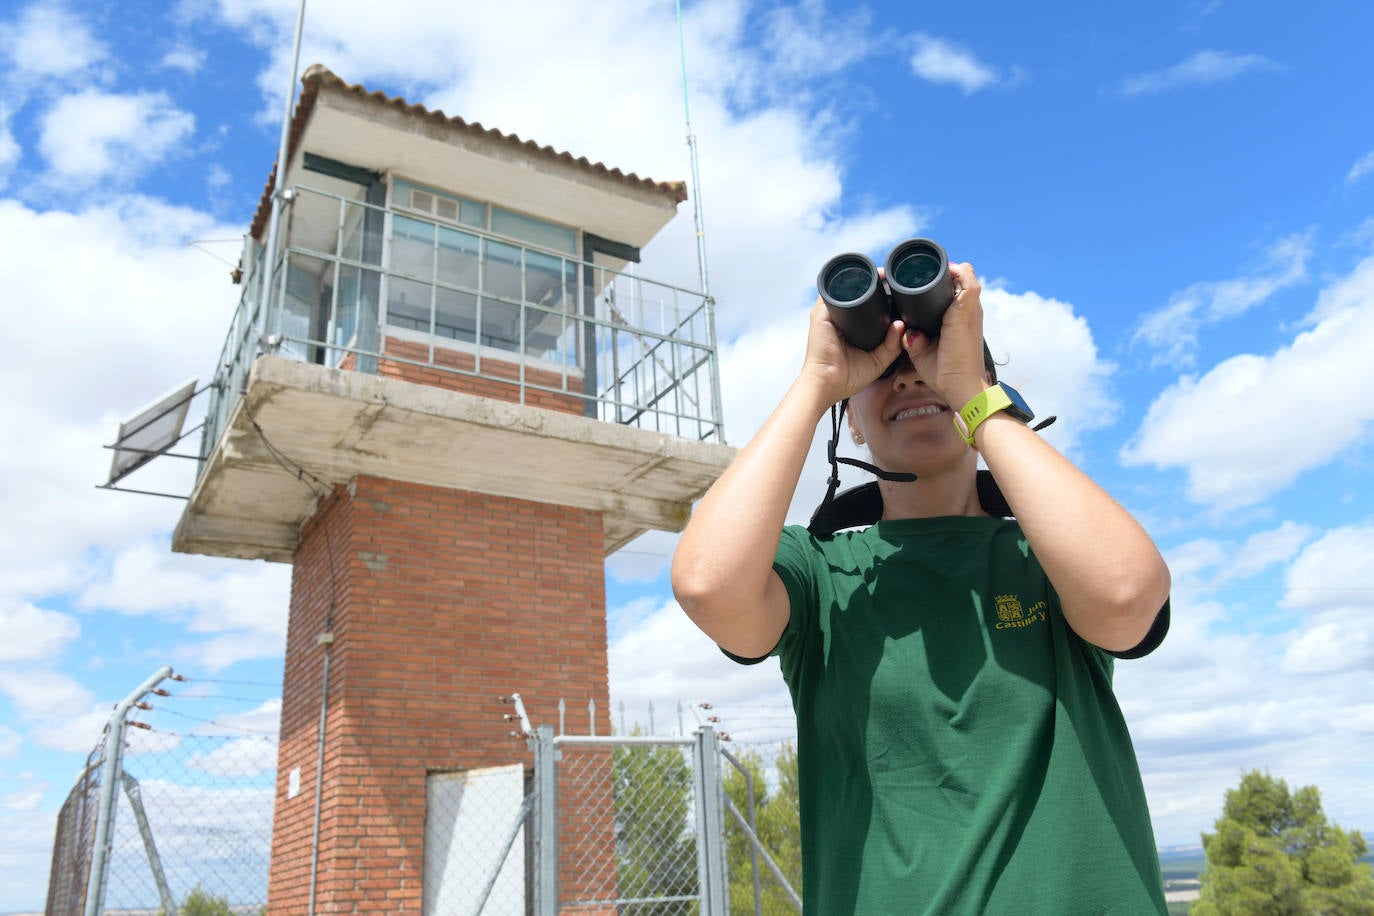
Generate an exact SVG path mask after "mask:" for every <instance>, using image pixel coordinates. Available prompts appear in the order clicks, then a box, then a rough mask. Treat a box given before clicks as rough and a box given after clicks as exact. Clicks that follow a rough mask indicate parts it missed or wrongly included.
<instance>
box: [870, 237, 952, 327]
mask: <svg viewBox="0 0 1374 916" xmlns="http://www.w3.org/2000/svg"><path fill="white" fill-rule="evenodd" d="M887 287H888V291H889V293H890V294H891V296H892V310H893V312H894V313H895V314H894V316H893V317H897V316H900V317H901V319H902V321H904V322H906V326H907V327H909V328H914V329H915V330H917V331H920V332H922V333H923V334H925V335H926V336H927V337H939V336H940V326H941V325H942V324H943V323H944V320H945V309H947V308H949V304H950V303H951V302H953V301H954V280H953V278H951V277H950V275H949V258H948V257H946V256H945V250H944V249H943V248H941V247H940V246H939V245H937V244H935V243H934V242H932V241H931V240H930V239H907V240H906V241H905V242H902V244H900V245H898V246H897V247H896V248H894V249H892V253H891V254H889V255H888V256H887Z"/></svg>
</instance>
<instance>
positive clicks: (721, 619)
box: [672, 264, 1170, 916]
mask: <svg viewBox="0 0 1374 916" xmlns="http://www.w3.org/2000/svg"><path fill="white" fill-rule="evenodd" d="M948 269H949V273H950V276H951V278H952V280H953V290H954V298H953V301H952V303H951V304H950V305H949V307H948V308H947V309H946V311H945V312H944V316H943V319H942V321H941V325H940V331H939V336H938V337H936V338H931V337H928V336H927V335H926V334H924V333H922V332H920V331H914V330H909V329H908V328H907V327H906V325H905V323H904V322H903V321H902V320H901V319H900V318H898V319H895V320H893V321H892V323H891V325H890V326H889V327H888V329H887V333H886V336H885V337H884V338H883V339H882V341H881V343H879V344H878V345H877V346H876V347H875V348H874V349H872V350H861V349H859V348H856V347H853V346H850V345H849V344H847V343H846V342H845V340H844V338H843V337H842V335H841V334H840V333H839V332H838V331H837V329H836V327H835V324H834V323H833V321H832V320H831V315H830V313H829V312H828V311H827V308H826V306H825V305H824V304H823V303H822V302H820V301H818V302H817V303H816V306H815V307H814V308H813V309H812V310H811V316H810V332H809V337H808V340H807V348H806V357H805V360H804V361H803V364H802V367H801V370H800V372H799V373H798V375H797V377H796V379H795V380H794V382H793V383H792V385H791V387H790V388H789V389H788V391H787V393H786V394H785V395H784V397H783V399H782V401H781V403H779V404H778V406H777V407H776V409H775V410H774V411H773V413H772V415H771V416H770V417H769V419H768V420H767V422H765V424H764V425H763V427H762V428H761V429H760V430H759V432H758V433H757V434H756V435H755V436H754V437H753V439H752V440H751V441H750V442H749V443H748V444H747V445H746V446H745V447H744V449H742V450H741V452H740V454H739V455H738V457H737V458H736V459H735V461H734V463H733V464H732V465H731V466H730V467H729V468H728V469H727V470H726V472H725V473H724V474H723V475H722V476H721V478H720V479H719V480H718V481H717V482H716V483H715V485H714V486H713V487H712V488H711V489H710V491H709V492H708V493H707V494H706V496H705V497H704V498H703V499H702V501H701V503H700V505H699V506H698V508H697V510H696V512H695V514H694V515H693V517H692V519H691V521H690V523H689V524H688V526H687V529H686V531H685V532H684V534H683V536H682V540H681V543H680V544H679V546H678V548H677V551H676V554H675V556H674V559H673V569H672V583H673V589H674V592H675V594H676V596H677V598H678V601H679V603H680V604H681V605H682V607H683V609H684V610H685V611H686V612H687V614H688V615H689V616H690V617H691V619H692V620H693V621H694V622H695V623H696V624H697V625H698V626H699V627H700V628H701V629H702V630H703V631H704V632H705V633H706V634H707V635H708V636H710V637H711V638H712V639H713V640H715V642H716V643H717V644H718V645H719V646H720V647H721V649H723V650H724V651H725V652H726V653H727V654H728V655H730V656H731V657H733V658H735V659H736V660H737V661H740V662H743V663H746V664H748V663H753V662H757V661H761V660H762V659H763V658H764V657H769V656H777V657H778V658H779V661H780V665H781V668H782V673H783V677H784V679H785V680H786V682H787V685H788V688H789V690H790V691H791V694H792V699H793V705H794V708H795V711H796V714H797V732H798V758H799V780H800V790H801V796H800V797H801V822H802V870H803V894H802V896H803V900H804V905H805V908H806V912H807V913H823V914H827V916H829V914H840V913H864V914H871V913H929V914H941V916H947V914H958V913H969V914H992V913H1016V914H1027V913H1030V914H1038V913H1046V914H1049V913H1053V914H1056V916H1062V914H1072V913H1085V914H1086V913H1108V912H1110V913H1130V914H1137V913H1153V912H1158V913H1164V912H1166V907H1165V903H1164V896H1163V887H1162V884H1163V882H1162V880H1161V876H1160V870H1159V861H1158V857H1157V853H1156V851H1155V846H1154V839H1153V834H1152V831H1151V827H1150V821H1149V811H1148V809H1147V806H1146V801H1145V795H1144V790H1143V788H1142V785H1141V780H1140V774H1139V768H1138V766H1137V763H1136V760H1135V754H1134V751H1133V749H1132V746H1131V741H1130V736H1129V734H1128V732H1127V729H1126V725H1125V722H1124V720H1123V718H1122V715H1121V711H1120V708H1119V706H1118V704H1117V702H1116V699H1115V696H1114V695H1113V693H1112V688H1111V677H1112V671H1113V664H1114V659H1115V658H1123V657H1124V658H1134V657H1139V656H1141V655H1144V654H1146V653H1148V652H1150V651H1152V650H1153V649H1154V648H1155V646H1157V645H1158V644H1159V642H1160V640H1162V638H1163V635H1164V632H1165V630H1166V629H1167V623H1168V595H1169V584H1170V582H1169V572H1168V569H1167V567H1166V566H1165V563H1164V560H1163V558H1162V557H1161V555H1160V553H1159V551H1158V549H1157V548H1156V547H1155V545H1154V543H1153V541H1152V540H1151V539H1150V537H1149V535H1148V534H1147V533H1146V532H1145V531H1144V529H1143V528H1142V527H1141V526H1140V525H1139V524H1138V523H1137V522H1136V521H1135V519H1134V518H1132V517H1131V515H1130V514H1129V513H1128V512H1127V511H1126V510H1125V509H1124V508H1122V507H1121V506H1120V505H1119V504H1118V503H1117V502H1116V501H1115V500H1113V499H1112V498H1111V497H1110V496H1109V495H1108V494H1107V493H1106V492H1105V491H1104V490H1102V489H1101V488H1100V487H1099V486H1098V485H1097V484H1095V483H1094V482H1093V481H1092V480H1090V479H1089V478H1088V477H1087V476H1086V475H1085V474H1084V473H1083V472H1082V471H1080V470H1079V469H1078V468H1077V467H1075V466H1074V465H1073V464H1072V463H1071V462H1070V461H1068V460H1067V459H1066V458H1065V457H1064V456H1062V455H1061V454H1060V453H1059V452H1058V451H1056V450H1055V449H1054V448H1053V447H1052V446H1051V445H1050V444H1049V443H1047V442H1045V441H1044V440H1043V439H1042V438H1041V437H1040V436H1039V435H1038V434H1037V433H1036V432H1035V431H1034V430H1032V429H1031V428H1030V426H1028V424H1027V421H1028V420H1029V419H1030V412H1029V409H1028V408H1027V407H1026V405H1025V403H1024V401H1023V400H1022V399H1021V398H1020V397H1019V395H1017V394H1016V392H1014V391H1013V390H1012V389H1010V388H1009V387H1007V386H1004V385H1000V384H998V383H997V381H996V372H995V366H993V365H992V364H991V363H990V361H985V358H984V354H985V347H984V344H983V307H982V303H981V301H980V294H981V289H980V286H979V283H978V280H977V277H976V276H975V274H974V271H973V268H972V267H971V266H970V265H968V264H951V265H949V268H948ZM845 399H848V400H849V418H848V428H849V432H850V434H851V435H852V436H853V437H854V440H855V441H856V442H858V443H860V444H862V445H864V446H866V447H867V449H868V450H869V452H870V454H871V456H872V460H873V462H874V464H876V466H877V468H878V469H879V470H880V477H882V478H883V479H880V480H879V482H878V484H877V491H876V492H877V493H878V494H880V497H881V507H880V510H879V509H878V508H877V507H876V506H875V509H874V511H875V515H876V520H873V524H871V525H870V526H869V527H867V528H864V529H862V530H858V531H852V530H851V531H840V532H832V531H829V530H825V529H824V528H823V527H822V528H821V529H820V530H818V531H816V532H814V533H813V532H812V531H808V530H807V529H805V528H801V527H797V526H787V525H786V524H785V518H786V514H787V510H788V506H789V505H790V503H791V501H792V498H793V495H794V491H795V490H796V487H797V483H798V480H799V479H800V475H801V471H802V465H803V462H804V460H805V458H806V454H807V451H808V449H809V447H810V444H811V440H812V436H813V434H814V432H815V429H816V425H817V423H818V422H819V421H820V420H821V419H822V418H823V417H824V415H825V413H826V411H827V410H829V409H831V408H832V406H833V405H836V404H837V403H839V402H842V401H844V400H845ZM979 455H981V456H982V458H983V460H984V461H985V462H986V464H987V468H988V471H990V472H991V480H992V481H995V486H992V487H991V489H990V490H989V489H988V488H987V487H984V486H982V485H981V484H980V481H979V474H980V472H979V470H978V458H979ZM903 475H906V476H905V477H903ZM910 475H915V479H914V480H912V479H911V477H910ZM990 494H991V495H990ZM827 501H829V500H827ZM1004 516H1014V517H1004ZM812 527H813V528H815V527H816V526H815V525H814V524H813V526H812Z"/></svg>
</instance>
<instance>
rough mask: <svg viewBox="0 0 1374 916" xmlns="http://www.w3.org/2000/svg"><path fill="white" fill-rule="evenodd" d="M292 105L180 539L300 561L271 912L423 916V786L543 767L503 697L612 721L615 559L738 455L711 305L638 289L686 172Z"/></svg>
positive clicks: (315, 76)
mask: <svg viewBox="0 0 1374 916" xmlns="http://www.w3.org/2000/svg"><path fill="white" fill-rule="evenodd" d="M303 87H304V88H303V90H302V93H301V97H300V101H299V104H298V106H297V108H296V111H295V114H294V119H293V122H292V125H291V133H290V138H291V139H290V145H289V155H288V156H287V159H286V173H285V181H284V182H283V187H284V188H285V192H284V194H283V196H282V200H283V201H284V203H283V207H284V210H283V214H284V215H283V218H282V220H281V226H282V227H283V228H282V231H281V232H280V233H279V236H278V239H277V242H278V244H277V245H276V250H275V251H274V252H271V253H270V254H271V257H272V258H273V261H272V270H271V283H270V288H269V289H268V290H267V292H266V293H265V294H264V293H263V292H262V289H263V286H264V283H263V274H264V272H266V270H267V268H266V258H267V257H268V255H269V252H268V251H267V250H266V249H267V243H268V238H267V237H268V236H269V235H270V233H268V232H267V231H266V226H267V223H268V212H269V210H270V207H271V188H272V187H273V184H272V183H269V190H268V192H267V193H266V194H265V195H264V198H263V202H262V205H261V206H260V207H259V211H258V214H257V217H256V219H255V220H254V223H253V226H252V229H251V230H250V232H249V234H248V236H247V237H246V239H245V246H244V256H243V261H242V273H241V275H240V276H238V277H237V278H236V279H238V281H239V282H240V283H241V284H242V285H243V290H244V292H243V297H242V300H241V303H240V306H239V310H238V312H237V314H236V316H235V319H234V322H233V325H232V326H231V329H230V332H229V337H228V340H227V341H226V344H225V350H224V353H223V356H222V358H221V369H220V371H219V374H218V376H217V379H216V382H217V384H216V386H215V392H214V395H213V397H212V402H211V404H210V407H209V413H208V416H207V420H206V429H205V435H204V441H203V445H202V453H201V454H202V462H201V469H200V475H199V477H198V480H197V483H196V486H195V489H194V491H193V493H192V496H191V499H190V501H189V503H188V505H187V509H186V511H185V514H184V515H183V517H182V519H181V521H180V523H179V525H178V526H177V530H176V532H175V535H174V538H173V549H175V550H178V551H182V552H190V553H203V554H211V555H216V556H230V557H241V558H256V559H264V560H268V561H274V562H286V563H291V564H293V574H292V587H291V604H290V609H289V616H288V633H287V645H286V666H285V679H284V684H283V688H282V719H281V743H280V750H279V756H278V772H277V794H276V806H275V814H274V827H273V840H272V864H271V875H270V886H269V891H268V907H269V911H270V912H272V913H274V914H279V913H305V912H307V910H309V909H311V908H312V904H313V908H314V909H315V910H316V911H318V912H322V913H380V912H388V913H400V912H405V913H417V914H418V913H421V912H422V911H427V910H428V909H430V905H429V902H428V900H427V897H426V888H425V884H426V881H427V880H432V879H427V877H426V876H427V874H432V872H431V871H429V870H427V857H428V860H429V862H428V864H431V865H432V860H433V859H434V856H435V854H436V853H435V851H434V849H429V848H427V843H428V844H430V845H434V843H435V840H434V835H433V834H432V833H431V834H430V835H429V836H428V838H427V833H426V822H427V819H429V820H431V821H432V820H434V818H433V817H432V816H431V815H432V812H430V811H428V810H427V793H429V792H430V791H432V790H433V788H434V787H433V784H432V783H433V780H434V779H435V778H436V776H438V775H448V774H455V773H457V774H460V775H462V774H465V773H473V772H476V771H486V769H487V768H492V767H503V766H505V767H510V766H511V765H514V764H526V763H528V759H529V758H528V752H527V751H526V750H525V748H524V746H523V745H521V744H520V743H519V742H514V741H512V740H511V739H510V738H509V736H508V734H507V732H506V730H505V729H504V728H502V727H501V722H500V714H501V712H502V710H501V708H500V707H499V706H498V705H496V700H497V697H498V696H500V695H503V694H509V693H511V692H513V691H519V692H520V693H521V694H522V696H523V697H524V698H525V701H526V704H527V706H528V709H529V712H530V716H531V718H533V719H535V720H537V721H540V722H544V723H552V722H555V721H557V718H556V716H557V712H556V704H557V702H558V700H559V699H560V698H568V699H569V700H570V701H572V700H576V701H578V702H571V703H570V705H571V706H572V707H573V708H574V709H581V710H583V712H582V713H581V716H582V720H583V721H581V722H578V721H576V718H575V715H574V717H573V718H571V719H570V720H569V722H568V727H569V730H570V731H572V730H577V731H582V732H585V731H587V730H588V729H589V728H590V727H591V726H592V725H593V723H589V722H587V721H586V717H587V713H586V712H585V709H586V700H588V699H591V700H594V701H595V702H596V708H597V709H599V710H603V711H604V710H607V708H608V696H607V661H606V622H605V585H604V578H603V563H604V558H605V556H606V555H607V554H608V553H610V552H611V551H613V550H615V549H617V548H618V547H620V546H621V545H623V544H625V543H626V542H628V541H629V540H631V539H632V538H634V537H636V536H637V535H638V534H640V533H642V532H644V531H646V530H649V529H660V530H680V529H681V527H682V526H683V524H684V523H685V522H686V518H687V514H688V512H689V508H690V505H691V502H692V501H693V500H694V499H695V498H697V497H698V496H700V495H701V493H702V492H704V490H705V489H706V487H707V486H709V485H710V483H711V481H713V480H714V479H715V477H716V476H717V475H718V474H719V473H720V471H721V469H723V467H724V466H725V464H727V463H728V461H729V459H730V457H731V455H732V450H731V449H729V448H728V447H726V446H725V445H723V444H722V435H721V425H720V408H719V403H720V398H719V387H718V382H717V378H718V376H717V372H716V362H715V360H716V354H715V350H714V330H713V327H712V317H711V313H710V302H709V301H708V300H706V299H704V298H703V296H702V295H701V294H700V293H697V292H692V291H689V290H685V289H679V288H675V287H672V286H669V285H665V284H660V283H655V282H653V281H651V280H649V279H647V278H644V277H640V276H635V275H633V274H631V273H629V272H627V268H628V266H629V265H630V264H631V263H632V262H636V261H638V259H639V249H640V247H641V246H643V245H644V244H645V243H647V242H648V241H649V240H650V239H651V238H652V237H653V236H654V235H655V234H656V233H657V232H658V231H659V230H660V229H661V228H662V227H663V226H664V225H665V224H666V223H667V222H668V221H669V220H670V219H671V218H672V217H673V215H674V214H675V212H676V207H677V204H678V203H680V202H681V201H682V200H684V199H685V196H686V194H685V190H684V188H683V186H682V185H681V184H680V183H660V182H655V181H652V180H648V179H644V178H640V177H638V176H636V175H634V174H624V173H621V172H620V171H619V170H613V169H609V168H607V167H606V166H604V165H601V164H599V163H598V164H593V163H589V162H587V160H585V159H576V158H574V157H572V156H571V155H569V154H567V153H562V152H557V151H555V150H552V149H550V148H548V147H540V146H537V145H536V144H534V143H532V142H527V141H522V140H520V139H519V138H518V137H515V136H511V135H506V134H502V133H500V132H499V131H496V130H491V129H487V128H483V127H482V126H481V125H478V124H469V123H465V122H464V121H462V120H461V119H458V118H452V117H449V116H446V115H444V114H443V113H442V112H430V111H427V110H426V109H425V108H423V107H422V106H419V105H414V104H410V103H407V102H406V101H405V100H403V99H394V98H388V97H386V96H384V95H382V94H380V93H369V92H367V91H366V90H364V89H362V88H361V87H358V86H354V85H349V84H346V83H344V82H343V81H342V80H340V79H339V78H338V77H336V76H335V75H334V74H332V73H330V72H329V71H328V70H326V69H324V68H322V67H319V66H315V67H312V68H311V69H310V70H309V71H308V72H307V73H306V75H305V77H304V79H303ZM596 725H597V729H596V730H597V731H598V732H599V733H603V734H604V733H606V732H607V731H608V730H609V729H608V726H609V716H608V715H607V716H605V717H604V721H602V722H601V723H596ZM517 791H518V787H517ZM607 824H609V821H607ZM430 829H431V830H433V829H434V828H433V825H432V824H431V828H430ZM599 829H600V830H601V832H603V833H605V832H606V831H607V830H608V829H609V827H608V826H603V827H601V828H599ZM584 834H586V836H585V837H584V839H585V841H586V842H588V843H597V844H601V845H604V846H607V847H608V848H610V847H611V844H608V843H605V841H606V840H607V839H608V837H598V836H596V835H595V834H596V830H591V831H584ZM468 839H469V840H470V839H471V838H468ZM462 840H463V838H461V837H460V838H453V837H445V838H444V842H445V843H446V844H447V843H449V842H450V841H451V842H454V843H457V842H459V841H462ZM445 848H447V846H446V847H445ZM564 880H565V881H575V880H576V877H575V876H574V875H569V876H565V879H564ZM431 890H433V888H431ZM312 895H313V899H312Z"/></svg>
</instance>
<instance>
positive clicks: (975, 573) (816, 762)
mask: <svg viewBox="0 0 1374 916" xmlns="http://www.w3.org/2000/svg"><path fill="white" fill-rule="evenodd" d="M774 568H775V569H776V570H777V572H778V574H779V576H781V577H782V580H783V582H784V583H785V584H786V586H787V592H788V595H789V597H790V599H791V606H792V615H791V620H790V622H789V623H788V626H787V630H786V631H785V633H784V634H783V637H782V639H781V641H780V642H779V643H778V646H777V648H776V649H775V650H774V653H773V654H776V655H778V656H779V658H780V661H781V666H782V672H783V676H784V678H785V679H786V681H787V685H788V688H789V689H790V690H791V692H792V702H793V706H794V708H795V710H796V713H797V735H798V747H797V752H798V763H799V778H800V791H801V816H802V822H801V831H802V871H803V893H802V898H803V900H804V902H805V907H806V912H807V913H815V914H823V916H836V914H847V913H858V914H865V916H867V914H897V913H900V914H908V913H926V914H932V916H933V914H938V916H957V914H965V913H966V914H980V916H981V914H998V913H1007V914H1018V916H1024V914H1031V916H1036V914H1052V916H1071V914H1090V913H1091V914H1101V913H1112V914H1128V916H1136V914H1151V913H1166V912H1167V908H1166V906H1165V903H1164V891H1163V881H1162V879H1161V876H1160V870H1159V859H1158V854H1157V852H1156V850H1155V845H1154V835H1153V832H1152V830H1151V828H1150V817H1149V811H1148V809H1147V807H1146V801H1145V792H1144V788H1143V787H1142V785H1141V780H1140V771H1139V768H1138V766H1137V764H1136V760H1135V753H1134V751H1133V749H1132V747H1131V739H1130V735H1129V733H1128V732H1127V730H1126V723H1125V721H1124V720H1123V718H1122V715H1121V710H1120V708H1119V706H1118V705H1117V702H1116V698H1115V696H1114V695H1113V693H1112V685H1111V681H1112V666H1113V659H1112V658H1111V656H1109V655H1108V654H1107V653H1105V652H1103V651H1102V650H1100V649H1098V648H1096V647H1094V646H1092V645H1089V644H1088V643H1086V642H1084V641H1083V640H1082V639H1080V638H1079V637H1078V636H1077V635H1076V634H1074V633H1073V631H1072V630H1070V629H1069V626H1068V624H1067V623H1066V622H1065V620H1064V616H1063V613H1062V612H1061V610H1060V607H1059V599H1058V596H1057V595H1056V594H1055V592H1054V589H1053V588H1052V587H1051V586H1050V583H1049V580H1048V579H1047V578H1046V576H1045V573H1044V571H1043V570H1042V569H1041V568H1040V564H1039V562H1038V561H1037V560H1036V558H1035V556H1034V555H1033V554H1032V553H1031V552H1030V549H1029V547H1028V545H1027V543H1026V539H1025V536H1024V535H1023V534H1022V533H1021V529H1020V527H1019V526H1018V525H1017V524H1016V522H1014V521H1011V520H1006V519H994V518H981V517H980V518H973V517H944V518H930V519H903V520H897V521H882V522H879V523H877V524H875V525H873V526H872V527H870V528H867V529H865V530H863V531H859V532H841V533H839V534H836V535H833V536H831V537H821V538H818V537H813V536H812V535H810V534H809V533H807V531H806V530H805V529H803V528H795V527H789V528H787V529H786V530H784V532H783V536H782V540H781V543H780V544H779V547H778V553H777V559H776V561H775V564H774Z"/></svg>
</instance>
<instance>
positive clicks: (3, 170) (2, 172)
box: [0, 105, 24, 188]
mask: <svg viewBox="0 0 1374 916" xmlns="http://www.w3.org/2000/svg"><path fill="white" fill-rule="evenodd" d="M10 116H11V112H10V109H9V108H8V107H7V106H5V105H0V188H3V187H5V185H6V184H8V183H9V175H10V171H11V170H12V169H13V168H14V165H15V163H17V162H18V161H19V158H20V157H21V156H22V155H23V154H24V151H23V149H22V148H21V147H20V146H19V141H18V140H15V139H14V131H13V130H12V129H11V128H10Z"/></svg>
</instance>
